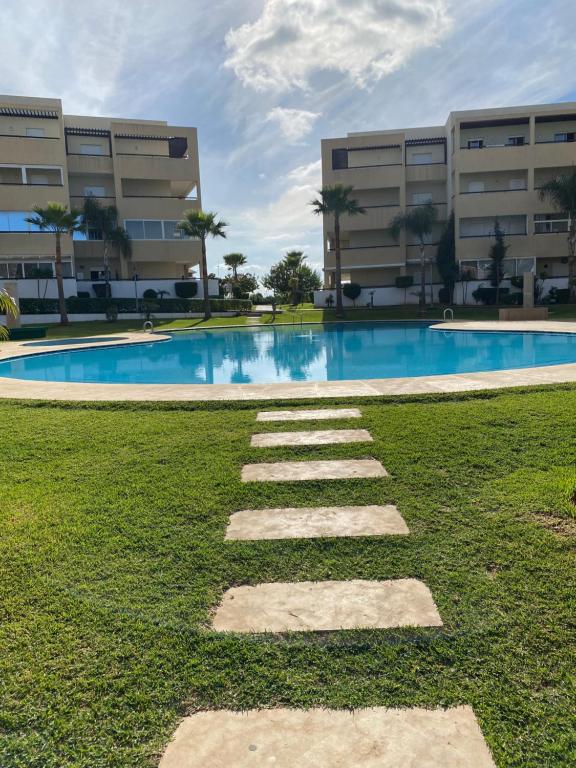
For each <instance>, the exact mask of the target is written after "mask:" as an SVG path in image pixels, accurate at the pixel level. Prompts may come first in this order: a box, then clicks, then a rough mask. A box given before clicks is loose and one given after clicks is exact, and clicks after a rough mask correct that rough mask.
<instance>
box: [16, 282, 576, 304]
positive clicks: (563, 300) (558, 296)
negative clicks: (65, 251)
mask: <svg viewBox="0 0 576 768" xmlns="http://www.w3.org/2000/svg"><path fill="white" fill-rule="evenodd" d="M544 301H545V303H546V304H568V303H569V301H570V289H569V288H556V286H555V285H553V286H552V288H550V290H549V291H548V295H547V296H546V298H545V299H544ZM20 303H22V302H20Z"/></svg>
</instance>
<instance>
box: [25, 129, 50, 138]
mask: <svg viewBox="0 0 576 768" xmlns="http://www.w3.org/2000/svg"><path fill="white" fill-rule="evenodd" d="M45 135H46V131H45V130H44V128H26V136H29V137H30V138H34V139H43V138H44V136H45Z"/></svg>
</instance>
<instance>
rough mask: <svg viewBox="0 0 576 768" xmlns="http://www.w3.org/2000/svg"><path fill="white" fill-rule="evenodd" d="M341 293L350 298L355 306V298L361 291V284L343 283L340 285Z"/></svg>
mask: <svg viewBox="0 0 576 768" xmlns="http://www.w3.org/2000/svg"><path fill="white" fill-rule="evenodd" d="M342 293H343V294H344V296H346V298H347V299H351V300H352V301H353V302H354V306H356V299H357V298H358V296H360V294H361V293H362V286H361V285H358V283H345V284H344V285H343V286H342Z"/></svg>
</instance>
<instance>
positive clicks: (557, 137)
mask: <svg viewBox="0 0 576 768" xmlns="http://www.w3.org/2000/svg"><path fill="white" fill-rule="evenodd" d="M554 141H568V134H567V133H555V134H554Z"/></svg>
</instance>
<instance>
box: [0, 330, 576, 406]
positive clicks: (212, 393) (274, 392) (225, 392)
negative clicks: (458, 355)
mask: <svg viewBox="0 0 576 768" xmlns="http://www.w3.org/2000/svg"><path fill="white" fill-rule="evenodd" d="M352 322H364V323H365V322H370V321H366V320H364V321H352ZM383 322H403V321H394V320H392V321H383ZM415 322H426V321H420V320H418V321H415ZM431 322H432V323H434V321H431ZM317 324H319V323H304V324H303V325H317ZM320 324H322V323H320ZM282 325H284V324H282ZM282 325H280V326H278V327H282ZM288 325H291V324H288ZM296 325H300V323H296ZM240 327H243V328H245V327H247V326H240ZM253 327H262V326H253ZM431 327H432V329H433V330H439V331H485V332H510V331H516V332H524V333H525V332H532V333H570V334H573V333H576V322H570V321H565V322H560V321H550V320H546V321H510V322H499V321H488V320H483V321H463V322H441V323H435V324H432V325H431ZM226 328H230V326H215V327H214V328H210V329H207V328H203V329H200V328H198V329H194V328H191V329H182V330H220V329H226ZM122 335H123V341H122V342H117V341H114V340H113V341H107V342H98V343H86V342H85V341H84V342H83V343H79V344H78V345H76V344H72V343H68V344H66V345H65V347H64V348H63V347H62V346H58V344H57V340H55V342H56V343H55V344H54V346H53V347H50V346H47V347H43V348H41V349H39V348H34V349H33V348H31V347H25V343H26V342H25V341H22V342H12V343H10V345H9V351H8V349H6V348H5V347H4V345H2V346H0V361H4V360H8V359H14V358H19V357H24V356H32V355H38V354H51V353H54V352H62V351H68V350H76V349H94V348H96V347H119V346H128V345H131V344H149V343H151V342H152V343H153V342H159V341H167V340H169V339H170V334H169V333H154V334H144V333H143V332H141V331H140V332H127V333H123V334H122ZM127 337H128V338H127ZM84 338H85V337H84ZM571 382H576V363H565V364H562V365H550V366H540V367H533V368H516V369H510V370H501V371H482V372H478V373H458V374H444V375H434V376H415V377H404V378H391V379H356V380H349V381H306V382H304V381H303V382H285V383H276V384H93V383H79V382H50V381H29V380H24V379H12V378H4V377H0V398H3V399H14V400H54V401H87V402H138V401H139V402H146V401H165V402H170V401H173V402H178V401H180V402H184V401H194V402H201V401H222V400H244V401H250V400H254V401H256V400H304V399H306V400H309V399H326V398H347V397H378V396H386V395H414V394H434V393H436V394H439V393H443V394H449V393H455V392H471V391H482V390H493V389H506V388H510V387H523V386H535V385H542V384H565V383H571Z"/></svg>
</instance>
